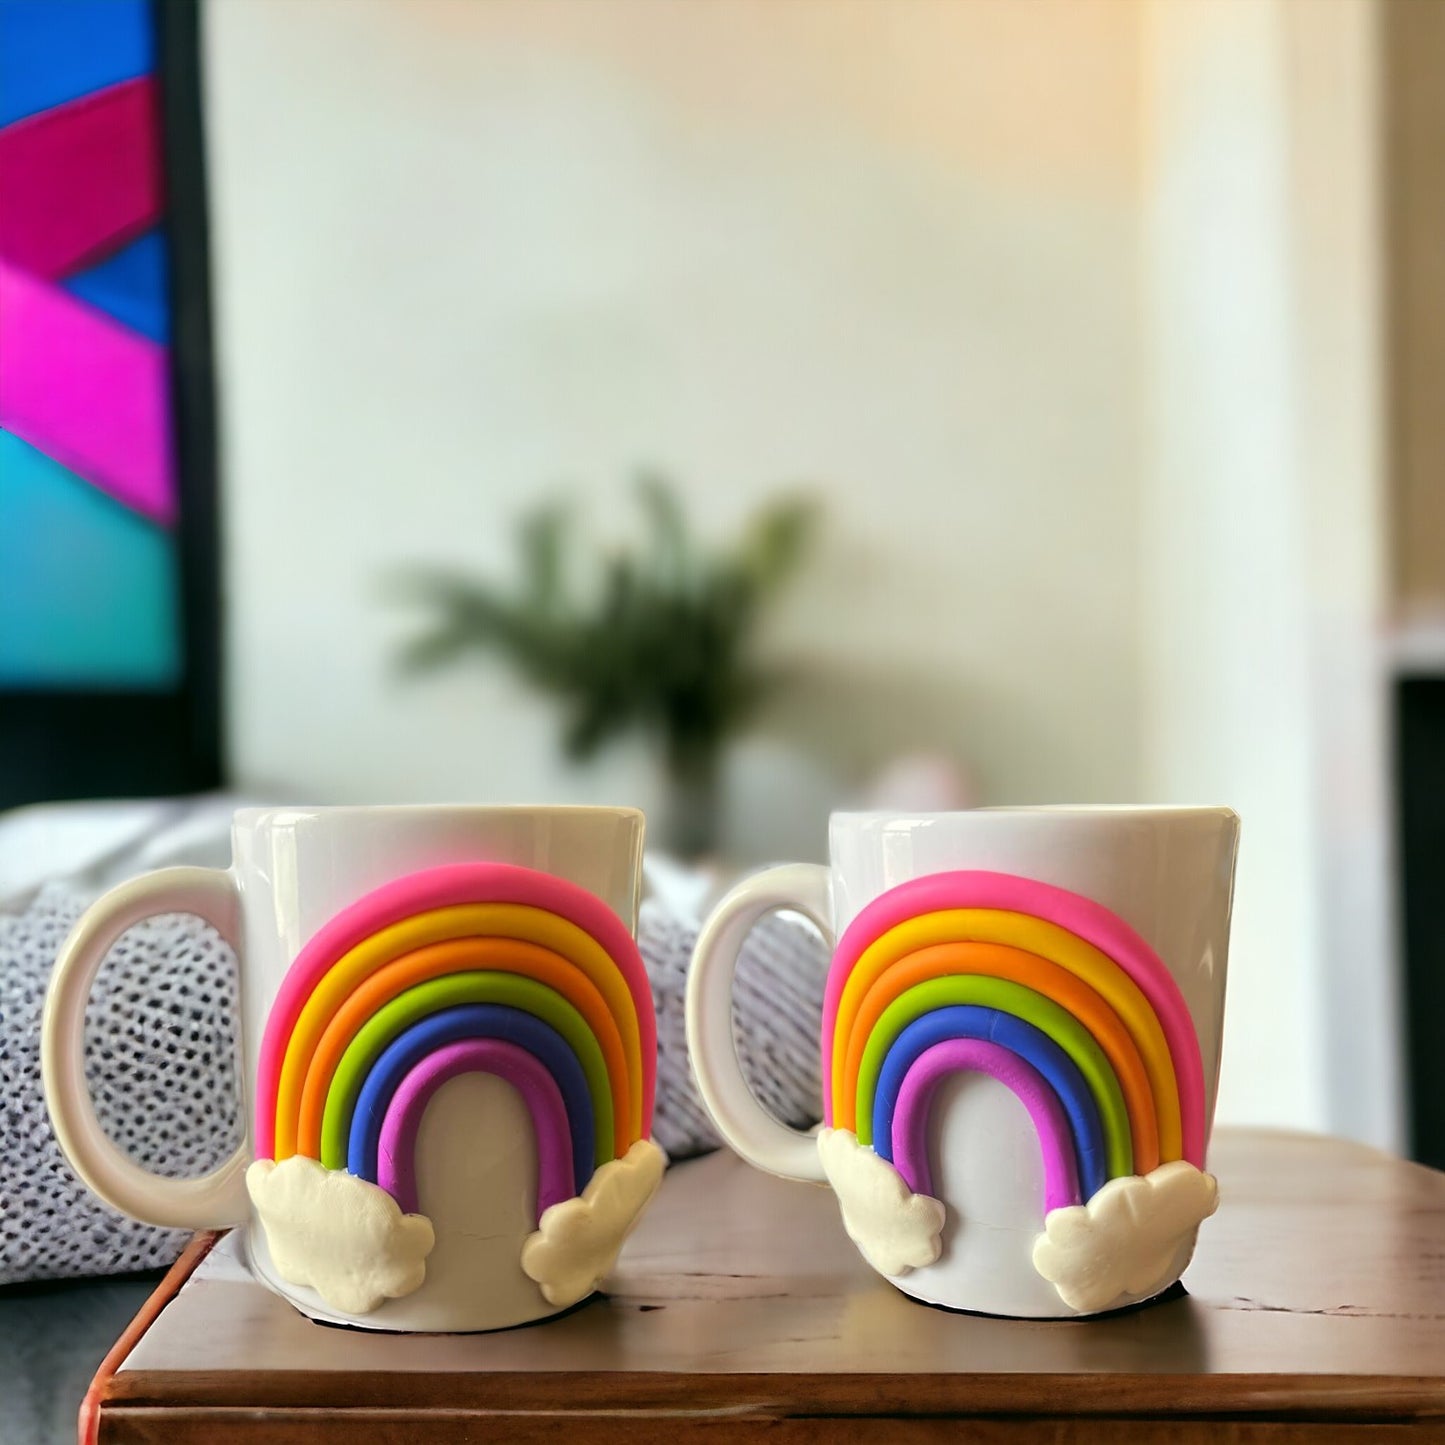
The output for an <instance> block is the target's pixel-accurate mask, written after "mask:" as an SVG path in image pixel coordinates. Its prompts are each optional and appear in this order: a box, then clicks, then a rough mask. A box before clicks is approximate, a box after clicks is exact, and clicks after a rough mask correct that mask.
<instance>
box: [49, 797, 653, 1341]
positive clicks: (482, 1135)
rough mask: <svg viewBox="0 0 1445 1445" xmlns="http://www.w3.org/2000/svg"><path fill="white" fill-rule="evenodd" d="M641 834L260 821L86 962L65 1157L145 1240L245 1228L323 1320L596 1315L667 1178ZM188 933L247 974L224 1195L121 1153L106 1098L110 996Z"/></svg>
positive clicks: (325, 817) (75, 984) (107, 903)
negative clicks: (224, 951) (89, 1005)
mask: <svg viewBox="0 0 1445 1445" xmlns="http://www.w3.org/2000/svg"><path fill="white" fill-rule="evenodd" d="M642 836H643V820H642V815H641V814H640V813H638V812H635V811H632V810H630V809H621V808H466V807H459V808H321V809H294V808H283V809H271V810H260V809H252V810H246V811H243V812H240V813H238V814H237V815H236V818H235V821H234V825H233V828H232V856H233V860H234V861H233V864H232V867H231V868H230V869H229V870H228V871H226V872H218V871H213V870H210V869H202V868H173V869H168V870H166V871H164V872H160V873H152V874H149V875H147V876H145V877H142V878H137V879H135V880H133V881H131V882H128V883H124V884H122V885H121V886H120V887H118V888H116V889H114V890H112V891H111V892H110V893H108V894H107V895H106V896H105V897H103V898H102V899H100V900H99V901H98V902H97V903H96V904H95V905H94V906H93V907H92V908H90V909H89V911H88V912H87V913H86V914H85V915H84V916H83V917H82V918H81V919H80V921H79V922H78V923H77V925H76V927H75V929H74V931H73V932H72V934H71V936H70V938H69V939H68V940H67V942H66V945H65V948H64V949H63V951H62V953H61V956H60V958H59V960H58V962H57V964H56V968H55V973H54V977H53V980H52V983H51V986H50V994H49V997H48V998H47V1001H46V1009H45V1020H44V1026H43V1033H42V1061H43V1069H44V1076H45V1090H46V1097H47V1101H48V1103H49V1106H50V1113H51V1118H52V1119H53V1121H54V1124H55V1132H56V1135H57V1137H58V1138H59V1140H60V1143H61V1146H62V1148H63V1149H64V1150H65V1153H66V1155H67V1157H68V1158H69V1159H70V1162H71V1163H72V1164H73V1165H74V1167H75V1170H76V1172H77V1173H78V1174H79V1175H80V1176H81V1178H82V1179H83V1180H84V1181H85V1182H86V1183H87V1184H88V1185H89V1186H90V1188H91V1189H93V1190H94V1191H95V1192H96V1193H97V1194H98V1195H100V1196H101V1197H102V1198H103V1199H105V1200H107V1201H108V1202H109V1203H111V1204H112V1205H114V1206H115V1207H116V1208H118V1209H121V1210H124V1211H125V1212H126V1213H128V1214H131V1215H134V1216H135V1217H136V1218H138V1219H144V1220H149V1221H152V1222H154V1223H156V1224H164V1225H179V1226H184V1227H187V1228H194V1229H200V1228H209V1227H217V1226H225V1225H244V1226H246V1246H247V1256H248V1259H249V1263H250V1266H251V1268H252V1269H253V1271H254V1272H255V1273H256V1274H257V1275H258V1276H259V1277H260V1278H261V1279H263V1280H264V1281H265V1282H266V1283H267V1284H269V1285H270V1286H271V1287H272V1288H273V1289H275V1290H277V1291H278V1292H279V1293H281V1294H282V1295H284V1296H285V1297H286V1298H287V1299H289V1300H290V1301H291V1302H292V1303H293V1304H295V1305H296V1306H297V1307H298V1308H299V1309H301V1310H302V1311H304V1312H305V1313H306V1314H308V1315H310V1316H312V1317H313V1318H316V1319H324V1320H330V1321H337V1322H342V1323H346V1324H353V1325H363V1326H371V1327H374V1328H378V1329H388V1330H485V1329H496V1328H500V1327H503V1326H507V1325H515V1324H521V1323H524V1322H526V1321H529V1320H535V1319H540V1318H542V1317H544V1316H546V1315H550V1314H555V1313H557V1312H558V1311H559V1310H562V1309H565V1308H567V1307H568V1306H569V1305H572V1304H574V1303H576V1302H577V1301H579V1300H581V1299H584V1298H585V1297H586V1296H587V1295H589V1294H591V1293H592V1292H593V1290H594V1289H595V1288H596V1287H597V1285H598V1283H599V1282H600V1280H601V1279H602V1277H603V1275H604V1274H605V1273H606V1272H607V1271H608V1270H609V1269H610V1268H611V1265H612V1263H613V1261H614V1260H615V1259H616V1256H617V1252H618V1250H619V1249H620V1247H621V1244H622V1241H623V1239H624V1238H625V1236H626V1234H627V1232H628V1231H629V1230H630V1229H631V1228H632V1226H633V1224H634V1223H635V1222H636V1220H637V1219H638V1217H639V1215H640V1214H641V1212H642V1210H643V1208H644V1207H645V1206H646V1204H647V1202H648V1201H649V1199H650V1198H651V1197H652V1195H653V1193H654V1192H655V1190H656V1188H657V1186H658V1183H659V1182H660V1180H661V1177H662V1170H663V1163H664V1161H663V1156H662V1153H661V1151H660V1150H659V1149H658V1148H657V1147H656V1145H654V1144H653V1143H651V1141H650V1139H649V1134H650V1131H651V1122H652V1104H653V1089H654V1084H655V1076H656V1064H657V1033H656V1025H655V1022H654V1015H653V1006H652V994H651V990H650V988H649V985H648V980H647V976H646V973H645V971H644V969H643V965H642V959H641V957H640V956H639V954H638V952H637V945H636V943H635V942H634V937H633V935H634V931H635V927H636V917H637V903H638V896H639V890H640V883H641V861H642ZM170 912H180V913H193V914H197V915H199V916H200V917H202V918H204V919H206V920H208V921H209V922H210V923H212V924H213V925H214V926H215V927H216V928H217V929H218V930H219V931H220V932H221V933H222V934H223V935H224V936H225V937H226V938H227V939H228V940H230V942H231V943H232V944H233V945H235V947H236V950H237V953H238V955H239V957H240V960H241V1015H242V1016H241V1033H242V1054H243V1063H244V1070H243V1072H244V1080H245V1094H246V1101H247V1112H248V1115H249V1118H250V1121H251V1128H250V1136H249V1138H248V1139H247V1141H246V1142H245V1143H244V1144H243V1145H242V1147H241V1149H240V1150H239V1151H238V1152H237V1154H236V1155H235V1156H234V1157H233V1158H232V1159H231V1160H230V1161H229V1162H228V1163H226V1164H225V1165H224V1166H223V1167H222V1168H220V1169H219V1170H217V1171H216V1172H215V1173H213V1174H210V1175H208V1176H207V1177H205V1178H203V1179H189V1180H174V1179H162V1178H158V1177H156V1176H155V1175H152V1174H150V1173H147V1172H146V1171H145V1170H144V1169H141V1168H140V1167H139V1166H137V1165H136V1164H135V1163H134V1162H132V1161H131V1160H130V1159H128V1158H127V1157H126V1156H125V1155H123V1154H121V1153H120V1152H119V1150H117V1149H116V1147H115V1146H114V1145H113V1144H112V1143H111V1142H110V1141H109V1140H108V1139H107V1138H106V1136H105V1134H104V1133H103V1132H102V1131H101V1129H100V1127H99V1125H98V1123H97V1121H96V1116H95V1111H94V1108H93V1106H92V1104H91V1100H90V1096H89V1094H88V1092H87V1089H86V1083H85V1071H84V1060H83V1050H82V1032H83V1027H84V1019H85V1003H86V997H87V995H88V994H89V991H90V986H91V983H92V981H93V980H94V978H95V974H96V970H97V969H98V967H99V966H100V963H101V961H102V959H103V958H104V956H105V954H106V951H107V950H108V949H109V947H110V946H111V944H112V943H113V942H114V941H115V940H116V938H117V937H119V935H120V934H121V933H122V932H123V931H124V930H125V929H126V928H127V927H129V926H130V925H132V924H134V923H136V922H138V921H139V920H140V919H142V918H145V917H147V916H149V915H151V914H155V913H170Z"/></svg>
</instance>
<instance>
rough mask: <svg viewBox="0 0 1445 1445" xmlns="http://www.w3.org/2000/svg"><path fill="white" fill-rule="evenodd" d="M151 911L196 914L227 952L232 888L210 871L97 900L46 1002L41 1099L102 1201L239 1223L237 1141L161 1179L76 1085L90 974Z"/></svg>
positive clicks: (137, 881)
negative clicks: (203, 1168) (195, 1170)
mask: <svg viewBox="0 0 1445 1445" xmlns="http://www.w3.org/2000/svg"><path fill="white" fill-rule="evenodd" d="M157 913H191V914H195V915H196V917H198V918H202V919H204V920H205V921H206V922H207V923H209V924H210V925H211V926H212V927H213V928H215V929H216V930H217V931H218V932H219V933H220V935H221V937H222V938H224V939H225V940H226V942H227V943H229V944H230V945H231V946H232V947H233V948H234V947H235V946H236V938H237V934H238V932H239V929H238V927H237V925H238V923H239V898H238V896H237V893H236V884H235V880H234V879H233V878H232V877H231V875H230V874H229V873H225V872H221V871H220V870H218V869H214V868H165V869H162V870H161V871H160V872H158V873H147V874H145V875H143V876H142V877H140V878H133V879H131V880H130V881H129V882H126V883H122V884H120V885H119V886H118V887H116V888H112V889H111V890H110V892H109V893H106V894H105V895H103V896H102V897H101V898H99V899H97V900H96V902H94V903H93V904H91V906H90V907H89V908H87V909H86V911H85V912H84V913H83V914H82V915H81V916H80V918H79V920H78V921H77V922H76V925H75V927H74V928H73V929H71V931H70V937H69V938H67V939H66V940H65V944H64V946H63V947H62V948H61V950H60V956H59V957H58V958H57V959H56V961H55V970H54V972H53V973H52V974H51V977H50V988H49V990H48V992H47V993H46V996H45V1016H44V1019H43V1021H42V1023H41V1026H40V1067H41V1075H42V1077H43V1079H44V1081H45V1102H46V1104H47V1106H48V1107H49V1109H50V1120H51V1123H52V1124H53V1125H54V1127H55V1137H56V1138H57V1139H58V1140H59V1141H60V1147H61V1149H62V1150H63V1151H64V1153H65V1157H66V1158H67V1159H68V1160H69V1161H70V1164H71V1167H72V1168H73V1169H74V1170H75V1172H76V1173H77V1174H78V1175H79V1176H80V1177H81V1179H82V1180H83V1181H84V1182H85V1183H86V1184H87V1185H88V1186H89V1187H90V1189H91V1190H93V1191H94V1192H95V1193H96V1194H98V1195H99V1196H100V1197H101V1198H102V1199H103V1200H105V1202H106V1203H107V1204H110V1205H112V1206H114V1207H115V1208H116V1209H119V1210H121V1211H122V1212H123V1213H125V1214H129V1215H131V1216H132V1217H133V1218H135V1219H140V1220H143V1221H144V1222H145V1223H147V1224H160V1225H165V1226H167V1227H170V1228H181V1229H220V1228H225V1227H226V1226H228V1225H233V1224H240V1223H241V1222H242V1221H243V1220H244V1219H245V1218H246V1213H247V1198H246V1182H245V1175H246V1163H247V1151H246V1146H245V1144H244V1143H243V1144H242V1145H241V1147H240V1148H238V1149H237V1150H236V1152H235V1153H234V1154H233V1155H232V1156H231V1157H230V1158H229V1159H228V1160H227V1161H226V1162H225V1163H224V1164H222V1165H221V1167H220V1168H219V1169H216V1170H214V1171H213V1172H212V1173H210V1174H206V1175H203V1176H202V1177H201V1178H199V1179H164V1178H162V1177H161V1176H160V1175H159V1174H152V1173H151V1172H150V1170H148V1169H143V1168H141V1166H140V1165H139V1164H137V1163H136V1162H135V1161H134V1160H132V1159H131V1158H129V1157H128V1156H127V1155H126V1154H124V1153H122V1152H121V1150H119V1149H118V1148H117V1147H116V1146H115V1145H114V1144H113V1143H112V1142H111V1141H110V1139H109V1138H108V1137H107V1136H106V1133H105V1130H104V1129H102V1128H101V1126H100V1120H99V1119H97V1118H96V1115H95V1105H94V1104H93V1103H92V1102H91V1098H90V1090H89V1088H88V1087H87V1085H86V1082H85V1006H86V1003H87V1002H88V1001H89V998H90V990H91V987H92V986H93V985H94V983H95V976H96V974H97V973H98V972H99V970H100V965H101V964H102V962H104V960H105V956H106V954H107V953H108V952H109V951H110V948H111V945H112V944H114V943H115V941H116V939H118V938H119V937H120V936H121V934H122V933H124V932H125V931H126V929H127V928H130V927H132V926H133V925H135V924H137V923H139V922H141V920H142V919H145V918H150V917H152V916H153V915H154V914H157Z"/></svg>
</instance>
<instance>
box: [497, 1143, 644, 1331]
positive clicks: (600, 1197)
mask: <svg viewBox="0 0 1445 1445" xmlns="http://www.w3.org/2000/svg"><path fill="white" fill-rule="evenodd" d="M666 1167H667V1156H666V1155H665V1154H664V1153H663V1152H662V1150H661V1149H659V1148H658V1147H657V1145H656V1144H654V1143H652V1142H651V1141H650V1140H647V1139H639V1140H638V1141H637V1143H635V1144H634V1145H633V1146H632V1148H630V1149H629V1150H628V1151H627V1153H626V1154H624V1155H623V1156H622V1158H621V1159H613V1160H612V1161H611V1162H610V1163H607V1164H604V1165H602V1167H601V1168H600V1169H598V1170H597V1172H596V1173H595V1174H593V1176H592V1178H591V1179H590V1180H589V1181H588V1184H587V1187H586V1188H585V1189H584V1190H583V1191H582V1193H581V1194H580V1195H578V1196H577V1198H575V1199H565V1200H563V1201H562V1202H561V1203H560V1204H554V1205H552V1207H551V1208H550V1209H547V1210H545V1211H544V1212H543V1215H542V1217H541V1219H540V1220H538V1222H537V1228H536V1230H535V1232H534V1233H532V1234H530V1235H528V1236H527V1242H526V1243H525V1244H524V1245H523V1246H522V1269H523V1270H524V1271H525V1272H526V1274H527V1275H528V1277H529V1278H531V1279H534V1280H536V1282H537V1284H538V1285H539V1286H540V1288H541V1290H542V1294H543V1296H544V1297H545V1299H546V1300H547V1302H548V1304H554V1305H558V1306H566V1305H571V1304H576V1303H577V1301H578V1300H580V1299H586V1297H587V1296H588V1295H589V1294H591V1293H592V1291H593V1290H595V1289H596V1288H597V1286H598V1285H599V1284H601V1283H602V1280H603V1278H604V1276H606V1274H607V1272H608V1271H609V1270H610V1269H611V1268H612V1266H613V1264H615V1263H616V1261H617V1255H618V1253H619V1252H620V1250H621V1249H622V1242H623V1240H625V1239H626V1238H627V1236H628V1235H629V1234H630V1233H631V1232H632V1227H633V1225H635V1224H636V1223H637V1220H638V1218H639V1216H640V1215H641V1214H642V1211H643V1210H644V1209H645V1208H646V1207H647V1202H648V1201H649V1200H650V1199H651V1198H652V1196H653V1195H654V1194H656V1193H657V1186H658V1185H659V1184H661V1183H662V1173H663V1170H664V1169H666Z"/></svg>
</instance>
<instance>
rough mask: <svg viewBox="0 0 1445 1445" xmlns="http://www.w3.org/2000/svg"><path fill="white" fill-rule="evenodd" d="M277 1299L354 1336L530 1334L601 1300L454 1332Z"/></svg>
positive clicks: (319, 1322) (597, 1294)
mask: <svg viewBox="0 0 1445 1445" xmlns="http://www.w3.org/2000/svg"><path fill="white" fill-rule="evenodd" d="M278 1293H279V1291H278ZM281 1298H282V1299H283V1300H285V1301H286V1303H287V1304H288V1305H290V1306H291V1308H292V1309H293V1310H295V1311H296V1313H297V1314H298V1315H300V1316H301V1317H302V1319H304V1320H307V1321H308V1322H309V1323H311V1324H313V1325H319V1326H321V1328H322V1329H327V1330H347V1331H350V1332H352V1333H355V1334H358V1335H503V1334H506V1333H507V1332H508V1331H510V1330H530V1329H535V1328H536V1326H538V1325H550V1324H551V1323H552V1322H553V1321H554V1320H564V1319H566V1318H567V1316H568V1315H575V1314H578V1313H580V1312H581V1311H582V1310H585V1309H586V1308H587V1307H588V1305H590V1304H592V1303H593V1302H594V1301H595V1300H599V1299H602V1298H604V1296H603V1293H602V1291H601V1290H594V1291H593V1292H592V1293H591V1294H589V1295H588V1296H587V1297H586V1298H585V1299H580V1300H578V1301H577V1303H576V1304H571V1305H568V1306H567V1307H566V1308H565V1309H560V1310H558V1311H557V1312H556V1313H555V1314H550V1315H538V1316H537V1317H536V1318H535V1319H530V1320H518V1321H517V1322H516V1323H515V1324H510V1325H482V1326H480V1327H478V1328H476V1329H454V1330H443V1329H436V1330H425V1329H422V1330H417V1329H400V1328H396V1327H392V1326H387V1325H367V1324H362V1323H360V1322H359V1321H356V1320H342V1319H335V1318H327V1317H325V1316H322V1315H313V1314H308V1313H307V1312H306V1311H305V1310H304V1309H302V1308H301V1306H300V1305H298V1304H297V1303H296V1301H295V1300H294V1299H291V1298H290V1297H289V1296H287V1295H282V1296H281Z"/></svg>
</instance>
